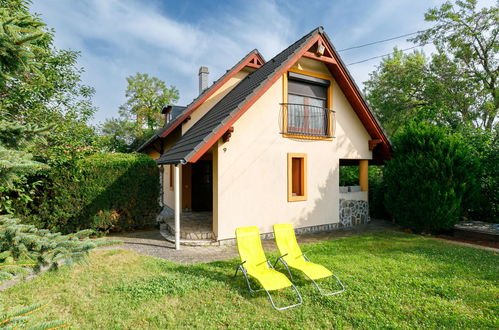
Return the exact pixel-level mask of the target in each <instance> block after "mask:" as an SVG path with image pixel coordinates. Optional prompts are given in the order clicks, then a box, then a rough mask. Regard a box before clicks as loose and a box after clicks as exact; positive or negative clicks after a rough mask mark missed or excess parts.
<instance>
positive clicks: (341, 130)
mask: <svg viewBox="0 0 499 330" xmlns="http://www.w3.org/2000/svg"><path fill="white" fill-rule="evenodd" d="M295 68H298V69H302V70H308V71H313V72H316V73H320V74H328V75H330V74H329V71H328V70H327V69H326V67H325V66H324V65H323V64H322V63H319V62H316V61H312V60H307V59H301V60H300V61H299V63H298V64H297V65H295ZM332 94H333V95H332V104H333V109H334V110H335V111H336V134H335V138H334V139H333V140H332V141H322V140H299V139H289V138H284V137H283V136H282V135H281V134H280V133H281V127H280V123H281V118H280V116H281V109H280V105H279V103H281V102H282V98H283V96H282V78H280V79H279V80H278V81H276V82H275V83H274V84H273V85H272V86H271V87H270V88H269V90H268V91H267V92H266V93H265V94H264V95H262V96H261V97H260V98H259V99H258V100H257V101H256V102H255V103H254V104H253V105H252V106H251V107H250V109H248V111H247V112H246V113H245V114H244V115H243V116H242V117H241V118H240V119H239V120H238V121H237V122H236V123H235V124H234V132H233V134H232V137H231V138H230V141H228V142H226V143H221V142H219V143H218V144H217V145H218V155H217V158H218V164H217V166H216V167H214V170H216V171H218V172H217V173H216V175H215V174H214V177H216V179H217V180H215V181H214V182H215V184H216V185H217V188H216V190H215V189H214V191H218V199H217V200H216V204H217V205H216V213H215V215H216V219H214V222H215V221H216V231H215V234H216V235H217V238H218V239H219V240H223V239H230V238H234V236H235V234H234V232H235V229H236V228H237V227H241V226H254V225H256V226H258V227H259V229H260V232H261V233H267V232H272V226H273V225H274V224H276V223H282V222H292V223H293V224H294V226H295V227H308V226H316V225H322V224H329V223H337V222H339V214H338V208H339V204H338V202H339V198H340V194H339V159H340V158H350V159H372V152H371V151H369V149H368V140H369V139H370V137H369V134H368V133H367V131H366V130H365V128H364V126H363V125H362V123H361V122H360V120H359V119H358V117H357V115H356V114H355V112H354V111H353V109H352V107H351V106H350V104H349V103H348V101H347V99H346V97H345V96H344V94H343V92H342V91H341V89H340V88H339V87H338V85H337V84H336V82H335V81H334V80H333V89H332ZM288 153H305V154H307V167H308V168H307V173H306V175H307V181H308V184H307V189H308V194H307V195H308V196H307V200H306V201H296V202H288V198H287V196H288V193H287V189H288V182H287V180H288V178H287V154H288ZM215 198H216V197H215Z"/></svg>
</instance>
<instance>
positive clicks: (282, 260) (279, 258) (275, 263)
mask: <svg viewBox="0 0 499 330" xmlns="http://www.w3.org/2000/svg"><path fill="white" fill-rule="evenodd" d="M287 255H288V254H287V253H285V254H283V255H282V256H280V257H278V258H277V260H276V261H275V262H274V267H272V268H275V266H276V265H277V263H278V262H279V260H280V261H281V262H282V263H284V265H286V262H285V261H284V259H282V258H284V257H285V256H287Z"/></svg>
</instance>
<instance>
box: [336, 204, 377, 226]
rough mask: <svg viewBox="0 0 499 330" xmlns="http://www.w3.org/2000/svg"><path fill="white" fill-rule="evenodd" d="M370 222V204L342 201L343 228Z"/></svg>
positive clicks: (341, 219)
mask: <svg viewBox="0 0 499 330" xmlns="http://www.w3.org/2000/svg"><path fill="white" fill-rule="evenodd" d="M370 221H371V218H370V217H369V202H367V201H362V200H345V199H340V223H341V225H342V226H343V227H351V226H354V225H360V224H365V223H369V222H370Z"/></svg>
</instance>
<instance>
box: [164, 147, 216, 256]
mask: <svg viewBox="0 0 499 330" xmlns="http://www.w3.org/2000/svg"><path fill="white" fill-rule="evenodd" d="M215 158H216V157H215ZM162 166H163V170H162V171H161V173H162V174H163V175H162V178H161V185H162V192H163V195H162V196H161V200H162V204H163V209H164V210H165V209H166V211H167V212H166V214H165V216H164V217H163V218H162V222H164V225H162V227H161V229H162V234H163V236H165V238H166V239H167V240H170V241H172V242H174V243H175V248H176V249H177V250H178V249H180V245H181V244H182V245H212V244H213V243H215V239H216V231H215V226H214V206H215V207H216V203H214V200H215V201H216V198H214V191H215V189H216V188H215V186H216V185H215V184H214V182H215V179H216V175H214V168H215V169H216V159H215V160H214V157H213V152H212V150H208V152H206V153H205V154H204V155H203V156H201V157H200V158H199V159H198V160H197V161H196V162H193V163H184V162H179V163H176V164H168V165H162Z"/></svg>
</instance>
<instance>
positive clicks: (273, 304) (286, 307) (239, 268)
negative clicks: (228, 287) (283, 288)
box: [233, 260, 303, 311]
mask: <svg viewBox="0 0 499 330" xmlns="http://www.w3.org/2000/svg"><path fill="white" fill-rule="evenodd" d="M245 263H246V260H245V261H243V262H241V263H240V264H239V265H238V266H237V268H236V272H235V273H234V276H233V277H236V276H237V272H238V271H239V270H240V271H241V272H242V273H243V274H244V277H245V278H246V284H247V285H248V289H249V291H250V292H251V293H255V292H260V291H265V293H267V296H268V297H269V300H270V303H271V304H272V307H274V308H275V309H276V310H278V311H282V310H286V309H289V308H292V307H296V306H300V305H301V304H302V302H303V299H302V297H301V294H300V292H299V291H298V289H297V288H296V287H295V285H294V284H293V283H291V286H292V288H293V289H294V291H295V293H296V294H297V295H298V299H299V302H298V303H296V304H291V305H288V306H284V307H277V306H276V305H275V303H274V300H273V299H272V296H271V295H270V292H268V291H267V290H266V289H265V288H264V287H262V288H261V289H257V290H255V289H253V288H252V287H251V285H250V280H249V277H248V273H247V272H246V269H245V268H244V267H243V265H244V264H245ZM267 265H268V267H269V268H271V269H274V270H275V268H274V267H273V266H272V264H271V263H270V261H268V260H267Z"/></svg>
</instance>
